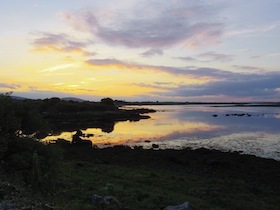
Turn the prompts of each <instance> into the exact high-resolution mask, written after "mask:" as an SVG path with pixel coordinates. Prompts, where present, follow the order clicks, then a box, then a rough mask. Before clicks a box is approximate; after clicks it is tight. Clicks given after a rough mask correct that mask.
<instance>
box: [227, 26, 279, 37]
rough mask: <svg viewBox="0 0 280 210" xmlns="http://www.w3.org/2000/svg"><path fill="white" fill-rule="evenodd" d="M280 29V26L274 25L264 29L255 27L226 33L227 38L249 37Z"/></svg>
mask: <svg viewBox="0 0 280 210" xmlns="http://www.w3.org/2000/svg"><path fill="white" fill-rule="evenodd" d="M277 27H279V24H272V25H269V26H263V27H255V28H250V29H241V30H235V31H229V32H227V33H225V35H226V36H249V35H254V36H255V35H256V34H257V35H259V34H260V33H266V32H269V31H271V30H273V29H275V28H277Z"/></svg>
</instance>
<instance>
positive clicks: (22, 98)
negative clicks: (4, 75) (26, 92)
mask: <svg viewBox="0 0 280 210" xmlns="http://www.w3.org/2000/svg"><path fill="white" fill-rule="evenodd" d="M11 98H12V99H15V100H26V99H28V98H24V97H20V96H11Z"/></svg>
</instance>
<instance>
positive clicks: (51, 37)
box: [31, 32, 89, 54]
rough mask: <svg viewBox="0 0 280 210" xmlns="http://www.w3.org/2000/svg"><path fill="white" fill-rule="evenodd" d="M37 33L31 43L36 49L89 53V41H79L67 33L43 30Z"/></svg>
mask: <svg viewBox="0 0 280 210" xmlns="http://www.w3.org/2000/svg"><path fill="white" fill-rule="evenodd" d="M35 35H36V38H34V39H33V42H32V43H31V44H32V45H33V47H34V50H35V51H57V52H66V53H67V52H80V53H83V54H89V52H88V51H86V47H87V46H88V45H89V42H84V41H77V40H76V39H75V38H72V37H70V36H68V35H67V34H55V33H48V32H41V33H36V34H35Z"/></svg>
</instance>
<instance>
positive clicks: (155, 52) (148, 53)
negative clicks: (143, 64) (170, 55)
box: [141, 49, 163, 57]
mask: <svg viewBox="0 0 280 210" xmlns="http://www.w3.org/2000/svg"><path fill="white" fill-rule="evenodd" d="M141 55H142V56H143V57H151V56H154V55H163V51H162V50H161V49H150V50H148V51H145V52H143V53H141Z"/></svg>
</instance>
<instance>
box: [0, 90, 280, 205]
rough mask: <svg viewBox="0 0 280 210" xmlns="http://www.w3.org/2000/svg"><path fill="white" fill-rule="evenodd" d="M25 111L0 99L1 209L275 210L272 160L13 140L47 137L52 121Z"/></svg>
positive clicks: (25, 106) (278, 175)
mask: <svg viewBox="0 0 280 210" xmlns="http://www.w3.org/2000/svg"><path fill="white" fill-rule="evenodd" d="M52 100H53V99H52ZM55 100H57V99H55ZM106 100H108V99H106ZM106 100H105V101H106ZM108 101H110V100H108ZM108 101H107V102H108ZM37 102H38V101H37ZM48 102H50V101H48ZM60 102H61V101H59V103H60ZM30 103H31V102H30ZM40 103H42V102H41V101H39V102H38V104H40ZM61 103H64V102H61ZM103 103H105V102H104V101H103ZM31 104H32V106H31V107H30V106H29V102H28V101H26V102H18V101H14V100H11V98H10V97H9V95H8V94H6V95H5V94H4V95H1V98H0V209H1V210H2V209H67V210H68V209H164V208H165V207H167V206H170V205H178V204H182V203H184V202H186V201H188V202H189V204H190V208H191V209H193V210H196V209H213V210H214V209H215V210H222V209H232V210H235V209H246V210H247V209H256V210H257V209H260V210H262V209H264V210H265V209H272V210H273V209H275V210H276V209H279V206H280V193H279V192H280V162H279V161H275V160H270V159H262V158H257V157H255V156H250V155H240V154H238V153H223V152H220V151H215V150H206V149H199V150H194V151H193V150H190V149H184V150H178V151H176V150H157V149H154V150H143V149H142V148H134V149H131V148H128V147H124V146H117V147H113V148H105V149H97V148H91V147H89V146H80V145H76V144H70V143H67V142H64V141H59V143H57V144H48V145H44V144H41V143H40V142H38V141H37V140H36V139H35V138H31V137H30V136H29V137H27V136H26V135H22V134H21V133H22V132H23V133H33V132H35V131H41V132H42V131H44V130H45V131H48V130H49V129H50V127H51V126H52V125H51V126H50V124H51V123H50V122H52V121H55V120H54V119H56V118H55V117H54V118H52V117H51V116H52V115H51V114H50V113H52V112H51V111H49V113H45V114H46V115H47V116H48V117H45V116H43V115H42V114H41V113H42V110H40V109H39V108H40V106H37V108H35V107H34V106H33V102H32V103H31ZM98 106H99V105H98ZM105 106H107V105H105ZM111 107H112V109H116V107H114V106H112V105H111ZM106 111H108V110H106ZM106 111H105V112H106ZM110 111H112V110H110ZM79 112H82V110H80V111H79ZM100 112H104V111H102V110H100ZM58 113H59V112H58ZM70 113H71V112H69V115H71V114H70ZM74 113H76V111H75V112H73V114H74ZM76 114H77V113H76ZM49 119H51V120H49ZM63 119H65V118H63ZM69 119H71V118H70V117H69ZM79 128H80V127H79Z"/></svg>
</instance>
